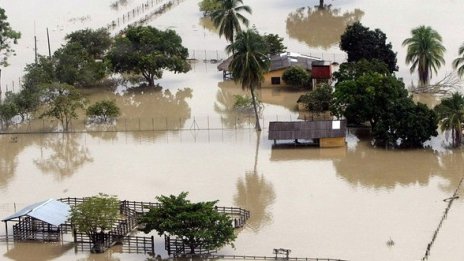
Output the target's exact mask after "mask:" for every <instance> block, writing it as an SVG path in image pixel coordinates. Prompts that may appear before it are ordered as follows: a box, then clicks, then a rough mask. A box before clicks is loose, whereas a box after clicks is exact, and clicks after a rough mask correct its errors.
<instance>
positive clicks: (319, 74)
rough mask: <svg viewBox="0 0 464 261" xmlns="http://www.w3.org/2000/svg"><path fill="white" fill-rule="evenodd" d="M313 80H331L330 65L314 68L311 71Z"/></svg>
mask: <svg viewBox="0 0 464 261" xmlns="http://www.w3.org/2000/svg"><path fill="white" fill-rule="evenodd" d="M311 76H312V78H313V79H330V78H332V68H331V66H330V65H323V66H314V65H313V67H312V69H311Z"/></svg>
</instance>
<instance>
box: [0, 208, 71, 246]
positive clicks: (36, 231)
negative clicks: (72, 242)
mask: <svg viewBox="0 0 464 261" xmlns="http://www.w3.org/2000/svg"><path fill="white" fill-rule="evenodd" d="M70 211H71V207H70V206H69V205H68V204H66V203H63V202H61V201H58V200H55V199H48V200H45V201H42V202H38V203H35V204H32V205H29V206H27V207H25V208H23V209H21V210H20V211H18V212H16V213H15V214H13V215H10V216H8V217H6V218H4V219H3V220H2V221H3V222H5V228H6V229H5V230H6V234H7V237H8V222H9V221H14V222H17V223H16V224H14V225H13V237H14V239H15V240H41V241H58V240H59V239H60V238H61V226H62V225H64V224H66V221H67V220H68V218H69V214H70Z"/></svg>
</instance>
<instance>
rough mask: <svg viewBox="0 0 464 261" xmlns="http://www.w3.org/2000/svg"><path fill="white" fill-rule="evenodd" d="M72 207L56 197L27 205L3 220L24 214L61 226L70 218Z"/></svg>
mask: <svg viewBox="0 0 464 261" xmlns="http://www.w3.org/2000/svg"><path fill="white" fill-rule="evenodd" d="M70 211H71V207H70V206H69V205H68V204H66V203H63V202H60V201H57V200H55V199H49V200H45V201H42V202H39V203H35V204H32V205H30V206H27V207H25V208H23V209H21V210H20V211H18V212H16V213H15V214H13V215H11V216H9V217H6V218H4V219H3V220H2V221H9V220H12V219H15V218H19V217H22V216H29V217H32V218H35V219H38V220H41V221H43V222H46V223H48V224H51V225H54V226H59V225H61V224H64V223H65V222H66V220H68V217H69V213H70Z"/></svg>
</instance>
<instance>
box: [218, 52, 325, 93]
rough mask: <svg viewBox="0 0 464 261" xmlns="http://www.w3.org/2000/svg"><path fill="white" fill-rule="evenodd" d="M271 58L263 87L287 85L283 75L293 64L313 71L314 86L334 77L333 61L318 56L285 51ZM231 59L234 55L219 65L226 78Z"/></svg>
mask: <svg viewBox="0 0 464 261" xmlns="http://www.w3.org/2000/svg"><path fill="white" fill-rule="evenodd" d="M269 59H270V61H271V64H270V67H269V71H268V72H266V73H265V74H264V81H263V82H262V83H261V87H286V86H287V85H286V84H285V83H284V82H283V80H282V75H283V73H284V72H285V70H286V69H287V68H289V67H291V66H300V67H302V68H304V69H306V70H307V71H311V74H312V80H313V86H314V85H315V84H316V83H317V82H327V81H330V79H331V78H332V65H331V63H330V62H328V61H324V60H322V59H321V58H318V57H314V56H309V55H304V54H299V53H293V52H285V53H281V54H276V55H272V56H270V57H269ZM231 61H232V56H231V57H229V58H227V59H226V60H224V61H223V62H222V63H220V64H219V65H218V66H217V68H218V70H219V71H222V73H223V78H224V79H231V73H230V71H229V65H230V62H231Z"/></svg>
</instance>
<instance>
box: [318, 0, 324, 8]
mask: <svg viewBox="0 0 464 261" xmlns="http://www.w3.org/2000/svg"><path fill="white" fill-rule="evenodd" d="M319 8H320V9H322V8H324V0H319Z"/></svg>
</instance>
